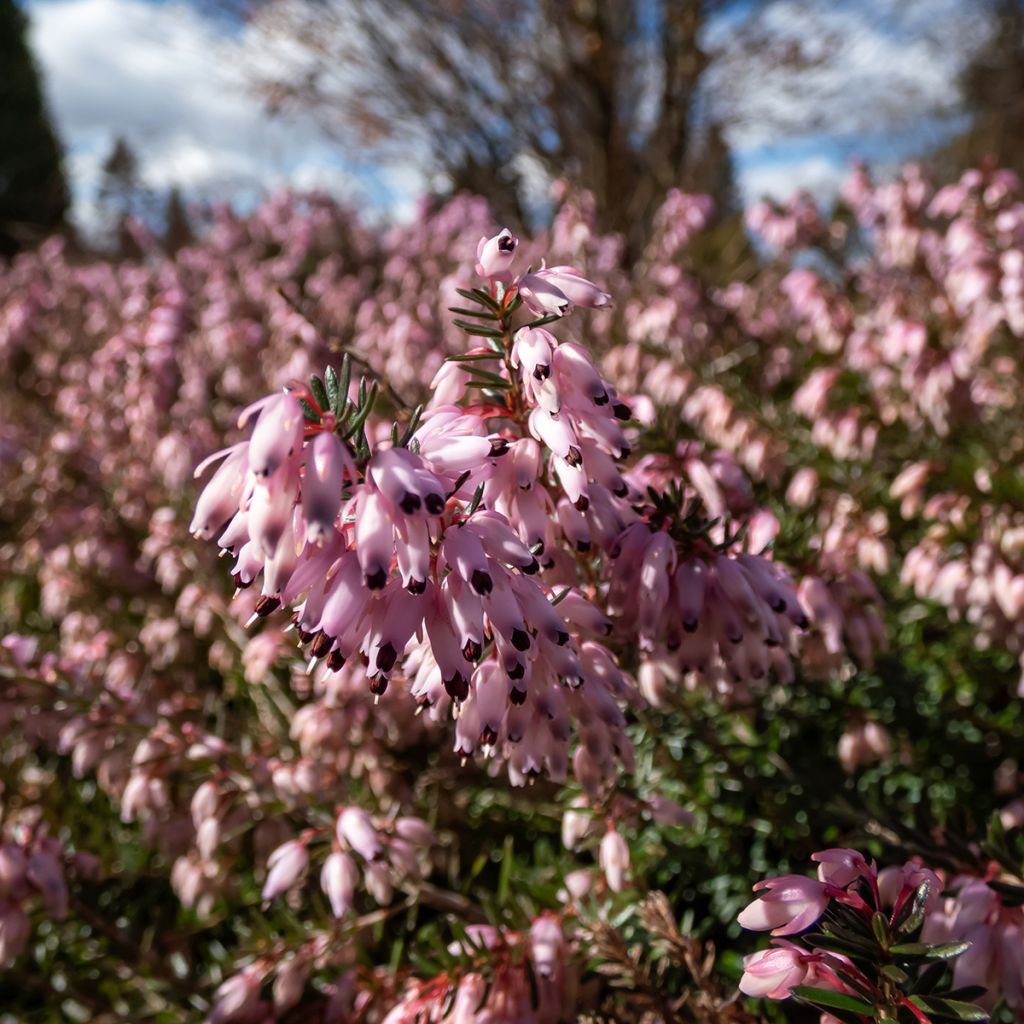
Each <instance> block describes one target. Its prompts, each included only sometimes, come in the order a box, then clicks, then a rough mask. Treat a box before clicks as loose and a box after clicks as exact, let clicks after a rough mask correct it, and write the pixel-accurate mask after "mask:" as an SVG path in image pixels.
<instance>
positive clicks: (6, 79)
mask: <svg viewBox="0 0 1024 1024" xmlns="http://www.w3.org/2000/svg"><path fill="white" fill-rule="evenodd" d="M27 28H28V22H27V19H26V17H25V14H24V13H23V12H22V11H21V10H20V9H19V7H18V5H17V4H16V3H15V0H0V255H10V254H12V253H14V252H17V250H18V249H20V248H23V247H24V246H26V245H30V244H33V243H35V242H37V241H38V240H39V238H40V237H41V236H42V235H44V234H46V233H49V232H50V231H53V230H54V229H55V228H58V227H60V226H61V225H62V224H63V223H64V217H65V214H66V213H67V209H68V190H67V184H66V182H65V180H64V171H63V167H62V164H61V147H60V143H59V142H58V140H57V136H56V133H55V132H54V129H53V126H52V125H51V123H50V118H49V115H48V113H47V110H46V103H45V101H44V99H43V93H42V88H41V85H40V80H39V72H38V70H37V69H36V65H35V61H34V60H33V59H32V54H31V52H30V51H29V48H28V45H27V42H26V38H25V36H26V32H27Z"/></svg>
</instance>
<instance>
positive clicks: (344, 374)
mask: <svg viewBox="0 0 1024 1024" xmlns="http://www.w3.org/2000/svg"><path fill="white" fill-rule="evenodd" d="M351 382H352V360H351V359H350V358H349V354H348V353H347V352H346V353H345V355H344V356H342V358H341V379H340V380H339V381H338V408H337V409H335V408H334V406H333V405H332V406H331V408H332V409H333V410H334V415H335V416H337V417H338V419H339V420H340V419H341V418H342V417H343V416H344V415H345V413H346V411H347V410H348V386H349V384H351Z"/></svg>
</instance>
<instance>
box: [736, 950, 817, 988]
mask: <svg viewBox="0 0 1024 1024" xmlns="http://www.w3.org/2000/svg"><path fill="white" fill-rule="evenodd" d="M807 960H808V957H807V954H805V953H802V952H801V951H800V950H799V949H797V948H796V947H795V946H790V945H785V946H780V947H779V948H777V949H762V950H759V951H758V952H757V953H751V954H750V956H746V957H744V958H743V977H742V978H740V991H741V992H742V993H743V994H744V995H748V996H753V997H755V998H758V997H761V998H764V999H785V998H787V996H789V994H790V992H791V991H792V990H793V988H794V987H795V986H797V985H802V984H803V983H804V979H805V978H806V977H807V970H808V968H807Z"/></svg>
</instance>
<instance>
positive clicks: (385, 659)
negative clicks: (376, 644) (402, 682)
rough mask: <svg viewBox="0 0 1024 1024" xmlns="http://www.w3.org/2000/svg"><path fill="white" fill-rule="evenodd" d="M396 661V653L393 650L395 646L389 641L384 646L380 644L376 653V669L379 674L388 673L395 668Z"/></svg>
mask: <svg viewBox="0 0 1024 1024" xmlns="http://www.w3.org/2000/svg"><path fill="white" fill-rule="evenodd" d="M397 659H398V651H396V650H395V645H394V644H393V643H391V642H390V641H389V642H388V643H386V644H381V646H380V650H378V651H377V668H379V669H380V670H381V672H390V671H391V670H392V669H393V668H394V667H395V661H397Z"/></svg>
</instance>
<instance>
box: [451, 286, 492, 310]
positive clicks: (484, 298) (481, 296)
mask: <svg viewBox="0 0 1024 1024" xmlns="http://www.w3.org/2000/svg"><path fill="white" fill-rule="evenodd" d="M455 291H456V292H457V293H458V294H459V295H461V296H462V297H463V298H464V299H469V301H470V302H475V303H477V304H478V305H480V306H486V307H487V308H488V309H493V310H494V311H495V312H497V311H498V309H499V308H500V307H499V305H498V303H497V302H495V301H494V299H492V298H491V297H490V295H488V294H487V292H485V291H482V290H481V289H480V288H473V289H472V290H469V289H466V288H456V289H455Z"/></svg>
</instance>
